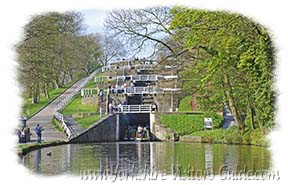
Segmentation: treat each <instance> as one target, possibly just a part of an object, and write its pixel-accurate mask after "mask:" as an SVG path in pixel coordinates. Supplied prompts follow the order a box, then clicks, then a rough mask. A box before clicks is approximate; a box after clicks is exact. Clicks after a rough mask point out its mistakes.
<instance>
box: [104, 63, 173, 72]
mask: <svg viewBox="0 0 288 185" xmlns="http://www.w3.org/2000/svg"><path fill="white" fill-rule="evenodd" d="M155 67H156V68H159V69H173V68H178V66H169V65H166V66H162V65H159V66H157V64H142V65H141V64H134V65H133V64H132V65H121V66H116V65H106V66H102V72H105V71H111V70H117V69H121V70H124V69H131V68H134V69H136V70H137V69H139V70H149V69H155Z"/></svg>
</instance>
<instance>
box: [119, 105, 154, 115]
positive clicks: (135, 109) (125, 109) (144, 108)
mask: <svg viewBox="0 0 288 185" xmlns="http://www.w3.org/2000/svg"><path fill="white" fill-rule="evenodd" d="M150 112H152V106H151V105H121V106H119V107H118V111H117V113H150Z"/></svg>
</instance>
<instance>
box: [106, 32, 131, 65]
mask: <svg viewBox="0 0 288 185" xmlns="http://www.w3.org/2000/svg"><path fill="white" fill-rule="evenodd" d="M101 45H102V49H103V54H102V59H101V63H102V65H106V64H107V63H108V62H109V61H110V60H112V59H113V58H115V57H125V56H126V55H127V53H128V52H127V50H126V49H125V46H124V44H123V43H122V42H121V41H120V40H119V39H117V38H113V37H111V36H110V35H107V34H105V35H104V36H103V37H102V39H101Z"/></svg>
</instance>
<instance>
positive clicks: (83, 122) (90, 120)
mask: <svg viewBox="0 0 288 185" xmlns="http://www.w3.org/2000/svg"><path fill="white" fill-rule="evenodd" d="M100 119H101V117H100V115H94V116H89V117H84V118H76V119H75V120H76V121H77V122H78V123H79V125H80V126H81V127H83V128H88V127H90V126H91V125H92V124H94V123H95V122H97V121H98V120H100Z"/></svg>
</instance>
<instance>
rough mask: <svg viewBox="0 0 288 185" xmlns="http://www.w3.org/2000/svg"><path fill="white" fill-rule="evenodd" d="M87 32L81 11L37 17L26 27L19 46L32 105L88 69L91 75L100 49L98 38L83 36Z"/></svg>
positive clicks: (23, 79) (23, 80) (22, 77)
mask: <svg viewBox="0 0 288 185" xmlns="http://www.w3.org/2000/svg"><path fill="white" fill-rule="evenodd" d="M83 30H84V26H83V18H82V15H81V14H80V13H77V12H65V13H58V12H49V13H45V14H40V15H35V16H33V17H32V18H31V20H30V21H29V22H28V23H27V24H26V25H25V27H24V35H23V38H22V40H21V41H20V42H19V43H18V44H17V45H16V52H17V61H18V63H19V67H18V71H19V73H18V78H19V81H20V82H21V84H22V85H23V89H24V94H26V95H27V96H28V97H31V98H32V103H37V102H38V101H39V100H40V94H42V93H43V94H45V95H46V96H48V98H49V97H50V96H49V89H51V88H59V87H62V86H63V85H64V84H65V83H67V82H68V81H69V80H72V79H73V76H75V75H77V76H78V75H81V74H83V71H84V70H86V73H87V72H91V69H92V68H93V65H94V64H95V62H96V61H97V58H99V55H100V52H99V50H100V46H99V43H97V42H96V41H97V40H96V39H95V38H94V37H92V36H87V37H85V36H83V33H82V31H83ZM84 38H85V39H84ZM80 51H81V52H80ZM79 66H83V68H81V67H79ZM83 69H84V70H83ZM69 78H70V79H69Z"/></svg>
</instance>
